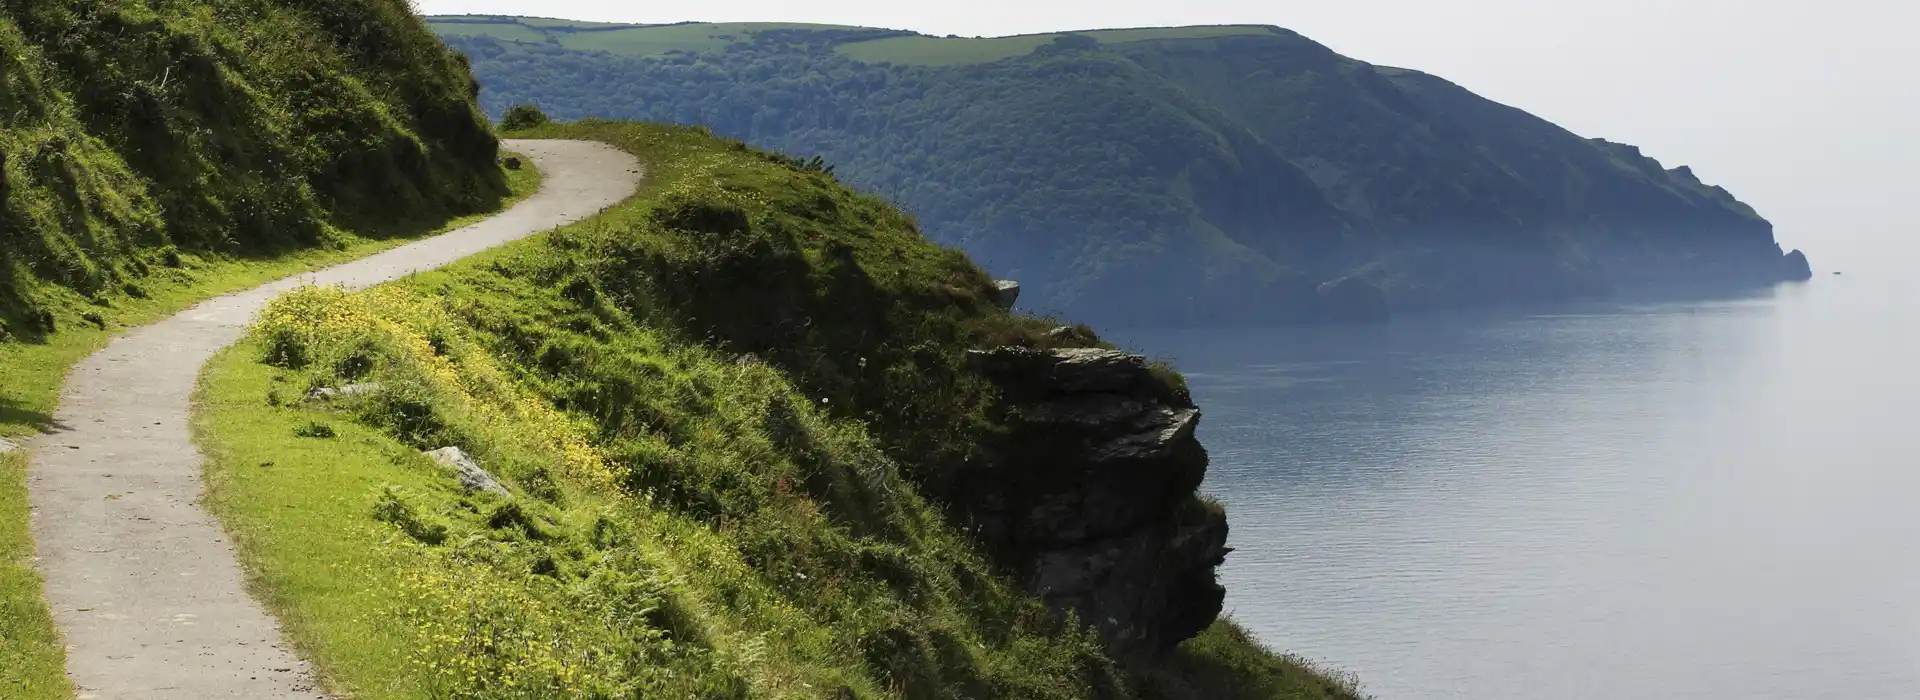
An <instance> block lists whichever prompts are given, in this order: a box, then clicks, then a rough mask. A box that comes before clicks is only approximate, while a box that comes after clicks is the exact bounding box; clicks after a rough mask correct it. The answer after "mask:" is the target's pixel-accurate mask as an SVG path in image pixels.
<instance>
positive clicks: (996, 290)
mask: <svg viewBox="0 0 1920 700" xmlns="http://www.w3.org/2000/svg"><path fill="white" fill-rule="evenodd" d="M1019 300H1020V283H1019V282H1015V281H1013V280H996V281H994V283H993V302H994V303H995V304H999V305H1000V308H1001V309H1005V310H1007V311H1012V310H1013V303H1014V302H1016V301H1019Z"/></svg>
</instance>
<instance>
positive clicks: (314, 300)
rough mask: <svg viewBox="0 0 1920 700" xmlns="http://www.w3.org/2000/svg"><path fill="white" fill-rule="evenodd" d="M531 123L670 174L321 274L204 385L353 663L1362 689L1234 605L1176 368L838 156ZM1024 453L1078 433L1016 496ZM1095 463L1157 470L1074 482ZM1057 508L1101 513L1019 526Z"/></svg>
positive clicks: (953, 691)
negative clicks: (435, 254)
mask: <svg viewBox="0 0 1920 700" xmlns="http://www.w3.org/2000/svg"><path fill="white" fill-rule="evenodd" d="M516 135H517V136H518V135H525V136H528V137H539V138H582V139H595V140H602V141H605V142H608V143H612V144H615V145H617V146H619V147H621V148H623V149H626V150H628V151H629V152H632V153H634V154H635V155H636V156H637V157H639V158H640V159H641V160H642V162H644V163H645V164H646V166H647V168H648V170H647V174H648V177H647V180H646V183H645V185H644V186H643V189H642V191H641V192H640V193H639V194H638V195H636V197H635V198H633V199H632V200H630V201H628V202H626V203H624V204H622V205H620V206H618V207H616V208H614V209H613V210H610V211H609V212H607V213H605V214H603V215H601V216H600V217H597V218H595V219H591V220H588V221H585V222H582V223H579V224H576V225H573V226H569V227H566V228H563V229H560V230H556V231H553V232H550V233H548V234H543V235H540V236H536V237H534V238H530V239H527V240H524V241H521V242H518V243H514V244H511V245H509V246H506V247H504V248H501V249H499V250H496V251H494V252H490V253H486V254H483V255H480V256H477V257H476V258H473V259H470V260H468V261H466V262H463V263H461V264H458V265H456V266H453V267H450V268H448V269H445V270H442V271H438V272H433V273H427V274H422V275H419V276H417V277H414V278H410V279H408V280H404V281H401V282H396V283H392V284H388V285H384V286H381V287H377V288H374V289H372V290H369V291H365V292H359V293H347V292H343V291H338V290H332V289H326V288H308V289H303V290H298V291H296V292H293V293H290V294H289V295H287V296H285V297H283V298H281V299H279V300H278V301H276V302H275V303H274V304H273V305H272V307H271V308H270V309H269V310H268V311H267V312H266V313H265V314H264V315H263V317H262V318H261V320H260V321H259V323H258V325H257V326H256V327H255V328H254V329H253V330H252V332H251V333H250V335H249V337H248V338H247V339H246V340H245V341H243V343H242V344H241V345H239V346H236V347H235V348H234V349H232V350H230V351H229V352H227V353H225V354H223V355H222V356H221V357H220V358H219V359H217V360H216V361H215V362H214V364H213V366H212V367H211V369H210V371H209V372H208V373H207V374H206V375H205V377H204V378H203V383H202V388H201V400H200V405H201V406H202V411H201V413H200V414H199V415H198V416H197V417H196V429H197V431H198V434H199V439H200V440H201V442H202V444H203V445H204V446H205V448H206V450H207V452H208V454H209V457H210V460H211V464H210V465H209V472H208V474H209V485H210V496H209V504H210V506H211V507H212V508H213V509H214V510H215V512H216V513H217V514H219V515H220V517H221V518H222V519H223V520H224V521H225V522H226V523H227V524H228V526H229V528H230V530H231V531H232V532H233V533H234V534H235V537H236V540H237V541H238V543H239V544H240V548H241V553H242V558H243V561H244V562H245V563H246V564H247V566H248V567H249V569H250V570H252V571H253V572H254V574H255V575H256V577H257V580H258V582H259V583H260V584H261V590H262V591H263V594H264V595H265V596H266V597H267V599H268V600H269V602H270V604H271V605H273V606H274V607H275V608H276V609H277V610H278V611H279V613H280V615H281V618H282V620H283V621H284V622H285V623H286V625H287V627H288V629H289V631H290V633H291V634H292V636H293V637H294V638H295V639H296V640H297V641H298V643H299V644H300V645H301V646H302V648H303V649H304V650H305V651H306V652H307V653H308V654H309V656H310V657H311V658H313V659H314V660H315V661H316V662H317V664H318V666H319V668H320V669H321V671H322V673H323V675H324V677H325V678H327V679H328V681H329V682H330V683H331V684H333V685H334V686H335V688H336V689H338V690H341V691H343V692H346V693H349V694H352V695H354V696H355V697H365V698H427V697H467V698H481V697H484V698H520V697H524V698H536V697H537V698H546V697H563V696H564V697H608V698H612V697H648V698H655V697H659V698H681V697H685V698H753V697H799V698H833V699H836V700H840V699H851V698H955V699H958V698H989V697H993V698H1022V699H1029V698H1031V699H1044V698H1063V699H1064V698H1140V699H1147V698H1166V699H1169V700H1173V699H1182V700H1184V699H1187V698H1209V699H1221V698H1224V699H1228V700H1231V699H1234V698H1352V697H1356V691H1355V690H1354V688H1353V686H1352V683H1351V682H1350V681H1349V680H1347V679H1343V678H1340V677H1338V676H1337V675H1332V674H1328V673H1325V672H1322V671H1320V670H1317V669H1315V668H1313V667H1312V666H1311V665H1309V664H1305V663H1303V662H1301V661H1299V660H1297V659H1293V658H1290V657H1287V656H1283V655H1278V654H1275V653H1272V652H1269V651H1267V650H1265V649H1263V648H1261V647H1260V646H1259V644H1257V643H1256V642H1254V641H1253V640H1251V639H1250V638H1249V637H1248V636H1247V635H1246V634H1245V633H1244V632H1243V631H1241V630H1240V629H1239V628H1237V627H1236V626H1234V625H1233V624H1232V623H1231V622H1230V621H1228V620H1224V619H1219V620H1216V619H1215V618H1216V616H1217V615H1218V613H1219V611H1220V608H1219V600H1218V597H1217V588H1218V585H1217V584H1216V583H1214V581H1213V572H1212V567H1213V566H1214V565H1215V564H1217V563H1218V558H1217V556H1223V555H1224V551H1223V550H1220V549H1219V548H1218V546H1217V545H1218V543H1216V542H1214V541H1213V538H1214V537H1220V538H1223V537H1224V534H1225V519H1224V515H1223V514H1222V513H1221V512H1220V509H1219V508H1218V506H1216V505H1212V504H1210V503H1209V502H1207V501H1205V500H1204V499H1202V498H1201V497H1199V496H1198V495H1196V494H1195V493H1194V490H1193V489H1194V486H1195V485H1196V484H1197V483H1198V479H1197V477H1198V475H1199V474H1200V473H1202V472H1203V471H1204V465H1205V456H1204V450H1200V449H1199V445H1198V443H1197V442H1195V441H1193V440H1192V435H1191V431H1190V426H1191V421H1192V420H1195V419H1197V411H1195V410H1194V409H1193V408H1192V404H1191V402H1190V401H1189V400H1188V399H1187V398H1186V396H1185V391H1184V388H1183V386H1182V382H1181V380H1180V379H1179V377H1178V375H1177V374H1175V373H1173V372H1172V371H1171V370H1169V369H1167V368H1165V367H1159V366H1154V365H1151V364H1149V363H1146V362H1145V361H1143V360H1140V359H1139V358H1138V357H1137V356H1132V355H1127V354H1125V353H1120V352H1115V351H1112V350H1111V349H1110V348H1107V347H1106V346H1105V345H1104V344H1102V343H1101V342H1100V341H1099V340H1098V338H1097V337H1095V336H1094V335H1093V334H1092V333H1091V332H1089V331H1088V330H1087V329H1086V328H1084V327H1071V326H1060V325H1059V324H1056V323H1053V322H1049V321H1046V320H1044V319H1039V318H1033V317H1028V316H1023V315H1018V314H1013V313H1009V312H1007V311H1005V310H1004V309H1003V308H1002V305H1001V300H1000V298H999V297H998V291H997V289H996V286H995V285H994V283H993V281H992V280H991V279H990V278H989V277H987V276H986V275H985V274H984V273H983V272H981V271H980V270H979V269H978V268H977V267H975V266H974V265H973V264H972V263H971V262H969V260H968V259H967V258H966V256H965V255H963V254H961V253H959V252H958V251H954V250H950V249H946V248H942V247H939V246H936V245H933V244H931V243H929V242H927V241H926V240H925V239H923V238H922V236H921V234H920V232H919V230H918V228H917V227H916V225H915V224H914V222H913V221H912V219H910V218H908V217H907V216H905V215H902V214H901V213H899V212H898V211H896V210H895V209H894V208H892V207H891V206H888V205H887V204H886V203H885V202H884V201H882V200H880V199H879V198H876V197H873V196H871V195H864V194H860V193H857V192H855V191H853V190H851V189H848V188H846V187H843V186H842V185H841V184H839V182H838V181H837V180H836V179H835V178H834V176H833V175H832V174H831V173H829V172H827V169H826V168H824V167H823V166H822V165H821V164H819V163H817V162H810V161H802V160H799V159H794V158H789V157H785V156H781V155H777V154H771V153H766V152H762V151H759V150H756V149H753V148H750V147H748V146H746V145H745V144H743V143H740V142H737V141H729V140H724V139H719V138H715V137H713V136H711V135H710V134H709V132H707V131H706V130H703V129H695V128H687V127H671V126H659V125H646V124H633V123H618V122H597V121H590V122H585V123H579V124H569V125H545V126H540V127H538V128H536V129H533V130H531V131H526V132H519V133H517V134H516ZM1032 372H1038V373H1040V374H1042V375H1044V377H1040V379H1042V381H1037V382H1029V381H1019V379H1020V378H1021V377H1026V378H1029V379H1031V378H1034V377H1032V376H1028V375H1025V374H1023V373H1032ZM1010 380H1011V381H1010ZM1014 387H1024V391H1025V393H1021V391H1012V390H1010V389H1011V388H1014ZM1116 435H1118V436H1119V438H1123V439H1116V438H1115V436H1116ZM1103 445H1104V446H1108V447H1112V448H1113V449H1111V450H1106V451H1100V452H1085V451H1084V450H1082V449H1081V448H1083V447H1086V446H1095V447H1098V446H1103ZM1027 449H1034V450H1040V451H1042V452H1045V451H1049V450H1050V451H1052V453H1053V454H1065V455H1069V456H1073V457H1074V458H1073V459H1069V460H1066V461H1065V462H1063V465H1064V466H1063V467H1061V469H1059V470H1054V471H1047V470H1044V469H1042V470H1040V471H1041V472H1042V473H1041V475H1040V477H1038V478H1035V479H1029V480H1019V479H1015V480H1014V481H1013V482H1012V483H1015V484H1019V485H1020V486H1018V487H995V486H993V484H998V483H1002V482H1003V481H1006V480H1007V479H1009V478H1011V477H1015V476H1016V472H1019V471H1023V470H1024V471H1033V468H1034V464H1033V463H1031V462H1030V461H1023V459H1024V458H1025V457H1027V456H1029V455H1026V454H1025V453H1024V452H1022V450H1027ZM1031 456H1038V455H1037V454H1036V455H1031ZM1095 463H1099V464H1106V465H1111V466H1115V467H1116V468H1125V469H1129V470H1133V471H1135V472H1139V473H1142V474H1146V473H1156V474H1160V476H1158V477H1154V478H1153V479H1148V480H1146V481H1140V482H1138V483H1147V482H1149V481H1152V482H1154V483H1161V484H1163V485H1164V488H1160V489H1158V490H1157V491H1156V492H1155V493H1154V494H1153V495H1152V496H1150V497H1140V496H1139V494H1137V493H1134V492H1133V491H1128V492H1126V493H1122V494H1108V493H1104V492H1101V491H1100V489H1099V486H1100V485H1099V484H1097V483H1094V482H1090V481H1086V480H1079V481H1077V482H1076V480H1075V479H1074V478H1072V477H1073V474H1072V470H1073V469H1077V468H1083V467H1086V466H1087V465H1089V464H1095ZM1160 470H1164V472H1162V471H1160ZM1156 480H1157V481H1156ZM1129 483H1135V482H1129ZM1076 484H1077V485H1076ZM1088 503H1092V504H1098V503H1118V504H1122V505H1123V506H1124V508H1123V509H1124V510H1126V511H1127V512H1126V514H1124V515H1122V516H1119V517H1114V518H1111V520H1110V521H1108V520H1102V521H1099V522H1094V521H1092V520H1089V519H1088V517H1087V512H1088V509H1085V508H1080V507H1078V506H1076V505H1075V504H1088ZM1101 510H1102V512H1105V511H1107V510H1112V509H1101ZM1043 519H1044V520H1046V521H1047V522H1055V523H1063V524H1073V526H1075V527H1079V528H1080V529H1081V530H1082V531H1081V532H1078V533H1077V534H1068V533H1051V534H1053V535H1058V536H1057V537H1049V538H1038V539H1035V538H1022V537H1018V536H1008V535H1007V534H1006V533H1004V532H1002V533H1000V535H998V536H996V535H994V534H992V533H993V531H995V529H996V528H1005V527H1007V526H1009V525H1012V526H1013V529H1014V530H1016V531H1018V530H1020V529H1021V528H1020V527H1019V526H1020V525H1022V524H1027V523H1034V522H1040V521H1041V520H1043ZM1075 547H1082V548H1089V549H1090V550H1091V551H1090V552H1086V554H1088V555H1089V556H1082V553H1079V552H1078V550H1076V549H1075ZM1102 557H1106V558H1107V559H1117V560H1119V561H1118V562H1117V563H1119V564H1124V565H1133V566H1137V567H1138V568H1137V569H1134V570H1133V571H1136V572H1137V571H1139V570H1151V569H1155V568H1163V569H1164V570H1165V571H1164V572H1161V573H1154V574H1151V575H1150V576H1149V577H1148V578H1147V581H1149V582H1153V583H1154V584H1155V585H1153V586H1131V585H1120V582H1113V581H1093V582H1087V581H1080V582H1070V583H1071V585H1077V586H1079V587H1078V588H1073V589H1072V590H1073V593H1074V594H1073V595H1065V596H1062V595H1055V594H1057V593H1060V592H1061V591H1062V590H1065V589H1063V588H1060V587H1059V586H1056V585H1054V584H1058V583H1060V582H1061V581H1063V580H1065V578H1070V577H1065V578H1063V576H1061V575H1060V574H1061V573H1062V569H1061V568H1060V567H1059V566H1057V565H1056V563H1057V562H1058V561H1063V560H1071V561H1073V562H1075V563H1076V565H1078V566H1079V568H1080V569H1082V570H1089V571H1109V572H1111V571H1117V570H1118V569H1116V568H1114V566H1113V564H1114V563H1115V562H1103V561H1102ZM1195 557H1197V559H1195ZM1160 564H1165V566H1164V567H1161V566H1158V565H1160ZM1043 572H1053V574H1054V575H1052V576H1047V575H1040V574H1041V573H1043ZM1180 590H1191V591H1196V592H1197V595H1195V596H1193V599H1192V600H1185V599H1180V598H1179V597H1170V596H1168V595H1166V594H1167V593H1169V592H1173V591H1180ZM1089 611H1108V612H1107V613H1106V614H1108V615H1109V616H1110V618H1111V619H1110V620H1092V619H1087V614H1086V613H1088V612H1089ZM1122 617H1124V618H1126V619H1120V618H1122Z"/></svg>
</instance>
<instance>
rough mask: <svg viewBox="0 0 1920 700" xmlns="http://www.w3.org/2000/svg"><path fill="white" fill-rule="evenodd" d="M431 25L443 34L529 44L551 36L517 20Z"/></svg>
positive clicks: (542, 41)
mask: <svg viewBox="0 0 1920 700" xmlns="http://www.w3.org/2000/svg"><path fill="white" fill-rule="evenodd" d="M432 26H433V30H434V31H436V32H439V33H440V34H441V35H443V36H484V37H491V38H494V39H499V40H501V41H520V42H526V43H529V44H544V43H546V42H547V41H548V40H549V39H551V38H552V37H551V36H549V35H548V34H547V33H546V32H543V31H540V30H539V29H536V28H534V27H530V26H527V25H525V24H520V23H518V22H434V23H433V25H432Z"/></svg>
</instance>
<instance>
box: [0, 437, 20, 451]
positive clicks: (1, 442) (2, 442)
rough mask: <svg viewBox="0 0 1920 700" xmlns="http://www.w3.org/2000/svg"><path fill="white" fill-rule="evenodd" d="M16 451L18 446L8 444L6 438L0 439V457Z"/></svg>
mask: <svg viewBox="0 0 1920 700" xmlns="http://www.w3.org/2000/svg"><path fill="white" fill-rule="evenodd" d="M17 449H20V446H19V445H15V444H13V443H12V442H8V441H7V439H6V438H0V455H3V454H6V453H8V452H12V451H14V450H17Z"/></svg>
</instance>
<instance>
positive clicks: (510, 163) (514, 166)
mask: <svg viewBox="0 0 1920 700" xmlns="http://www.w3.org/2000/svg"><path fill="white" fill-rule="evenodd" d="M500 164H501V165H504V166H506V167H507V169H508V170H519V169H520V159H519V158H508V159H506V160H503V161H500Z"/></svg>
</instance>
